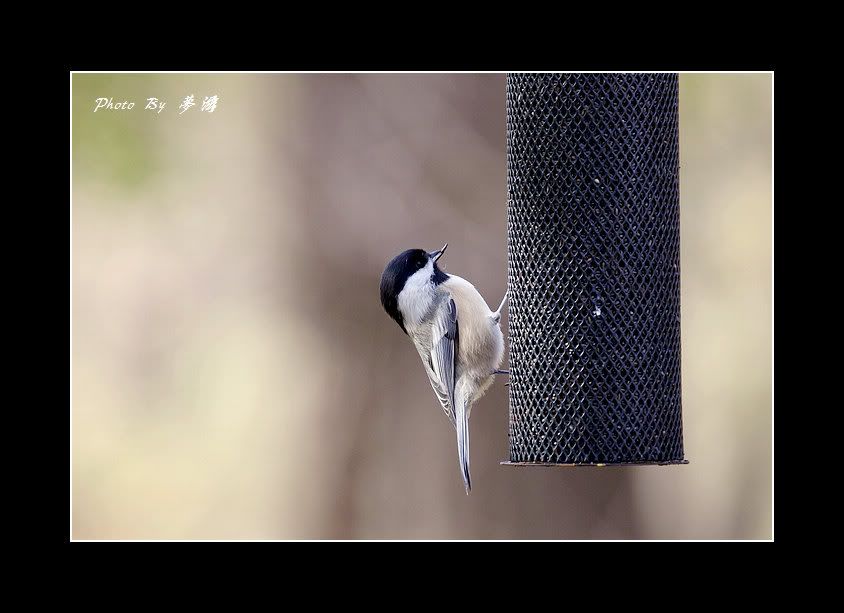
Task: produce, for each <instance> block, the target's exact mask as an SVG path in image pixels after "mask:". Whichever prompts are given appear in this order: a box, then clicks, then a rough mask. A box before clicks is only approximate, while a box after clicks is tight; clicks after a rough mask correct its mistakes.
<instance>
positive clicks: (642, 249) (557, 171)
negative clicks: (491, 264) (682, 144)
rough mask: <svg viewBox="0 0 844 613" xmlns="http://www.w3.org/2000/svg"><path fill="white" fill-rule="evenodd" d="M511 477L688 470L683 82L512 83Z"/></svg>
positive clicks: (624, 78)
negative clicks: (550, 471) (517, 473)
mask: <svg viewBox="0 0 844 613" xmlns="http://www.w3.org/2000/svg"><path fill="white" fill-rule="evenodd" d="M507 170H508V172H507V181H508V195H509V198H508V209H507V210H508V275H509V287H510V305H509V316H510V339H509V341H510V342H509V344H510V373H511V374H510V463H539V464H542V463H548V464H616V463H618V464H624V463H636V464H638V463H660V464H665V463H682V462H684V460H683V434H682V420H681V412H680V209H679V185H678V184H679V159H678V78H677V75H676V74H510V75H508V77H507Z"/></svg>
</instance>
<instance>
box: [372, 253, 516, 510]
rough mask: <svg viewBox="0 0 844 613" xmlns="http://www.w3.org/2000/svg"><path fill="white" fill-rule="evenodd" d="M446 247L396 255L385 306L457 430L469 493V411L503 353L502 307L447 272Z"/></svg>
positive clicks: (384, 283) (385, 280) (385, 281)
mask: <svg viewBox="0 0 844 613" xmlns="http://www.w3.org/2000/svg"><path fill="white" fill-rule="evenodd" d="M446 248H448V243H446V244H445V245H443V248H442V249H439V250H437V251H432V252H430V253H429V252H427V251H425V250H423V249H408V250H407V251H403V252H402V253H400V254H399V255H397V256H396V257H394V258H393V259H392V260H391V261H390V263H389V264H387V267H386V268H385V269H384V273H383V274H382V275H381V304H382V305H383V306H384V310H385V311H387V314H388V315H389V316H390V317H392V318H393V319H394V320H395V321H396V323H398V325H399V327H400V328H401V329H402V331H403V332H404V333H405V334H407V335H408V336H409V337H410V339H411V340H412V341H413V344H414V345H415V346H416V350H417V351H418V352H419V356H420V357H421V358H422V364H423V366H424V367H425V372H426V373H427V374H428V379H429V380H430V382H431V387H433V388H434V392H435V393H436V395H437V398H438V399H439V401H440V404H441V405H442V408H443V411H445V414H446V416H447V417H448V419H449V420H450V421H451V425H452V426H454V428H455V430H456V432H457V456H458V460H459V463H460V470H461V473H462V475H463V482H464V484H465V486H466V494H467V495H468V494H469V491H470V490H471V489H472V479H471V476H470V474H469V415H470V414H471V412H472V405H473V404H474V403H475V402H477V400H478V399H479V398H480V397H481V396H483V395H484V393H485V392H486V391H487V389H488V388H489V386H490V385H492V382H493V380H494V377H495V375H497V374H508V372H507V371H506V370H499V369H498V367H499V366H500V365H501V359H502V358H503V356H504V335H503V334H502V333H501V327H500V325H499V322H500V321H501V309H502V308H503V307H504V303H505V302H506V301H507V293H506V292H505V293H504V298H503V299H502V300H501V304H500V305H499V306H498V309H497V310H496V311H490V309H489V306H488V305H487V303H486V301H485V300H484V299H483V297H482V296H481V295H480V293H478V290H476V289H475V286H474V285H472V284H471V283H469V282H468V281H467V280H466V279H463V278H461V277H458V276H457V275H449V274H446V273H445V272H443V271H442V270H441V269H440V267H439V266H438V265H437V261H438V260H439V259H440V258H441V257H442V255H443V253H445V250H446Z"/></svg>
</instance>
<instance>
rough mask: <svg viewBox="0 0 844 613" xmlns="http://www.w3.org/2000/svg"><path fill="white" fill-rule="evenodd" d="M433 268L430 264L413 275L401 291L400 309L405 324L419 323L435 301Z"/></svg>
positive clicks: (413, 324)
mask: <svg viewBox="0 0 844 613" xmlns="http://www.w3.org/2000/svg"><path fill="white" fill-rule="evenodd" d="M432 274H433V268H432V266H431V265H430V264H429V265H428V266H426V267H425V268H422V269H420V270H418V271H416V273H414V274H413V275H411V276H410V277H409V278H408V280H407V282H406V283H405V284H404V288H402V291H401V293H399V310H400V311H401V313H402V316H403V317H404V322H405V326H415V325H417V324H419V323H420V322H421V321H422V319H423V318H424V317H425V315H427V314H428V311H429V310H430V309H431V304H432V303H433V301H434V286H433V285H432V284H431V275H432Z"/></svg>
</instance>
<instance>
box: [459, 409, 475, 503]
mask: <svg viewBox="0 0 844 613" xmlns="http://www.w3.org/2000/svg"><path fill="white" fill-rule="evenodd" d="M456 404H457V415H456V416H455V418H456V419H455V429H456V430H457V457H458V460H459V461H460V470H461V472H462V474H463V483H464V485H465V486H466V495H467V496H468V495H469V492H470V491H471V490H472V477H471V476H470V474H469V415H468V414H467V412H466V404H465V403H464V402H463V401H462V399H458V401H457V403H456Z"/></svg>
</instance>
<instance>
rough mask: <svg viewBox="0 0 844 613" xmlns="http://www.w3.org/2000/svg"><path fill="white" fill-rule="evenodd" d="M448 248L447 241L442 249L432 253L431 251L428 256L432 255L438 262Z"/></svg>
mask: <svg viewBox="0 0 844 613" xmlns="http://www.w3.org/2000/svg"><path fill="white" fill-rule="evenodd" d="M447 248H448V243H446V244H445V245H443V248H442V249H440V250H438V251H432V252H431V253H429V254H428V257H430V258H431V259H432V260H434V263H435V264H436V262H437V260H439V259H440V257H441V256H442V254H443V253H445V250H446V249H447Z"/></svg>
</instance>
